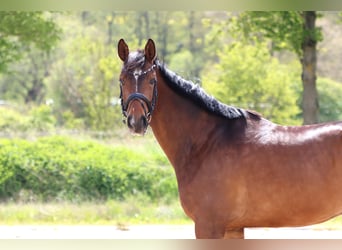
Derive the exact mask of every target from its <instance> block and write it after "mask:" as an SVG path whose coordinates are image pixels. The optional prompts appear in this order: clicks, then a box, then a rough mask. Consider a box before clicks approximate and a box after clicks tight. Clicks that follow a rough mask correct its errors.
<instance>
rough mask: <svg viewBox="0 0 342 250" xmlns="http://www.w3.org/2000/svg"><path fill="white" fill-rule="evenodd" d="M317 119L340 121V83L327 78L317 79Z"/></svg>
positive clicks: (341, 106)
mask: <svg viewBox="0 0 342 250" xmlns="http://www.w3.org/2000/svg"><path fill="white" fill-rule="evenodd" d="M317 89H318V94H319V100H320V102H319V120H320V122H326V121H342V102H341V96H342V84H341V83H338V82H335V81H332V80H330V79H327V78H318V79H317Z"/></svg>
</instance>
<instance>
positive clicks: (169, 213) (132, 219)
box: [0, 198, 191, 228]
mask: <svg viewBox="0 0 342 250" xmlns="http://www.w3.org/2000/svg"><path fill="white" fill-rule="evenodd" d="M187 223H191V221H190V220H189V219H188V218H187V217H186V216H185V214H184V212H183V210H182V208H181V207H180V205H179V202H178V201H175V202H172V203H171V204H155V203H154V204H145V203H144V202H143V201H142V200H139V199H138V200H137V199H133V198H130V199H127V200H126V201H124V202H118V201H107V202H102V203H101V202H99V203H93V202H92V203H80V204H72V203H26V204H18V203H7V204H1V205H0V224H1V225H26V224H34V225H52V224H54V225H56V224H60V225H117V226H118V227H120V228H121V227H122V228H124V227H125V226H128V225H139V224H187Z"/></svg>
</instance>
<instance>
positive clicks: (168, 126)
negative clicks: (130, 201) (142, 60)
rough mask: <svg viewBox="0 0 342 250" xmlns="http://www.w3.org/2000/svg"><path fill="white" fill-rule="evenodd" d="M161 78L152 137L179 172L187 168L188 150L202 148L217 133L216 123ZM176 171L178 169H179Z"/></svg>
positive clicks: (152, 122) (152, 124) (152, 123)
mask: <svg viewBox="0 0 342 250" xmlns="http://www.w3.org/2000/svg"><path fill="white" fill-rule="evenodd" d="M157 78H158V87H157V88H158V99H157V104H156V107H155V110H154V113H153V117H152V120H151V127H152V130H153V133H154V135H155V137H156V139H157V141H158V142H159V144H160V146H161V147H162V149H163V150H164V152H165V154H166V155H167V157H168V158H169V160H170V162H171V163H172V165H173V166H174V167H175V168H177V166H181V165H183V164H186V162H184V161H186V159H184V157H185V158H187V157H188V153H190V152H189V150H192V149H193V148H198V147H201V145H203V144H204V143H206V142H207V140H208V134H209V133H211V131H213V130H214V126H215V124H216V123H215V122H212V119H215V118H214V116H210V115H209V114H208V113H207V112H205V111H203V110H202V109H201V108H200V107H198V106H197V105H195V104H194V103H193V102H191V101H189V100H187V99H186V98H184V97H182V96H181V95H179V94H178V93H176V92H174V90H172V89H171V88H170V87H169V86H167V83H166V82H165V80H164V79H163V77H162V76H161V75H160V73H159V72H158V73H157ZM176 171H177V169H176Z"/></svg>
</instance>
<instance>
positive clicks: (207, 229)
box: [195, 220, 225, 239]
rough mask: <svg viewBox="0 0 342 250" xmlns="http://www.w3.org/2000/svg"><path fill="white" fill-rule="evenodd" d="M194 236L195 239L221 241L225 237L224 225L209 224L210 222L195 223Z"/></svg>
mask: <svg viewBox="0 0 342 250" xmlns="http://www.w3.org/2000/svg"><path fill="white" fill-rule="evenodd" d="M195 235H196V238H197V239H223V238H224V236H225V227H224V225H218V224H215V223H210V220H206V221H203V222H199V221H197V222H195Z"/></svg>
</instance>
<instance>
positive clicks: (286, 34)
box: [230, 11, 323, 124]
mask: <svg viewBox="0 0 342 250" xmlns="http://www.w3.org/2000/svg"><path fill="white" fill-rule="evenodd" d="M316 17H317V13H316V11H252V12H249V11H247V12H242V13H240V14H239V15H238V16H235V17H234V18H233V19H232V20H233V22H231V23H230V27H231V31H232V33H233V34H234V33H235V34H237V33H238V34H240V33H241V31H242V34H243V35H244V38H247V39H249V38H250V37H253V39H254V38H257V39H259V40H264V39H265V38H267V39H270V40H271V41H272V44H271V46H272V48H271V51H272V50H280V49H287V50H290V51H293V52H295V53H296V54H297V56H298V57H299V59H300V62H301V64H302V83H303V100H302V108H303V118H304V124H312V123H316V122H318V95H317V89H316V64H317V58H316V45H317V42H319V41H321V40H322V39H323V38H322V33H321V30H320V28H318V27H316V25H315V22H316Z"/></svg>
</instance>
